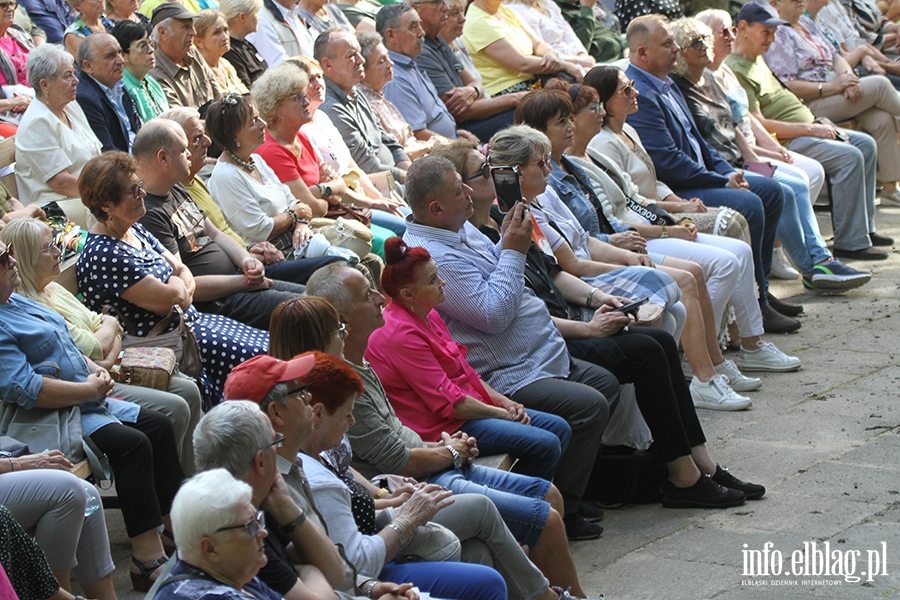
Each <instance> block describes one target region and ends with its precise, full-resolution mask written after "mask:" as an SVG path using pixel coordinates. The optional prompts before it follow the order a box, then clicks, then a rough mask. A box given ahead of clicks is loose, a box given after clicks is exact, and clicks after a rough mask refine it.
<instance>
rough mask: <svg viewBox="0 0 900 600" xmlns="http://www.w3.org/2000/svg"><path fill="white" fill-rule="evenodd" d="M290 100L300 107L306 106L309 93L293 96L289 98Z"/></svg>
mask: <svg viewBox="0 0 900 600" xmlns="http://www.w3.org/2000/svg"><path fill="white" fill-rule="evenodd" d="M291 98H293V100H294V102H296V103H297V104H299V105H300V106H306V105H307V104H309V92H301V93H299V94H294V95H293V96H291Z"/></svg>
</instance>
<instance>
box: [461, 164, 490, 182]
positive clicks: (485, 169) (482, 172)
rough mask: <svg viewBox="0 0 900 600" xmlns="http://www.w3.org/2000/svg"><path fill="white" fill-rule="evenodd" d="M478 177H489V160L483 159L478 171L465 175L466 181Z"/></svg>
mask: <svg viewBox="0 0 900 600" xmlns="http://www.w3.org/2000/svg"><path fill="white" fill-rule="evenodd" d="M479 177H482V178H484V179H490V178H491V164H490V163H489V162H487V161H485V163H484V164H483V165H481V168H480V169H478V171H477V172H476V173H475V174H474V175H470V176H469V177H466V181H473V180H475V179H478V178H479Z"/></svg>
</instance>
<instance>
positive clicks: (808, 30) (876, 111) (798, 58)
mask: <svg viewBox="0 0 900 600" xmlns="http://www.w3.org/2000/svg"><path fill="white" fill-rule="evenodd" d="M771 5H772V7H773V8H774V9H775V10H777V11H778V16H779V17H781V18H782V19H784V20H785V21H787V24H785V25H782V26H781V27H778V29H776V30H775V41H774V42H772V45H771V46H770V47H769V51H768V52H766V53H765V54H764V55H763V59H764V60H765V61H766V64H767V65H769V68H770V69H772V72H773V73H774V74H775V76H776V77H778V79H780V80H781V81H782V82H784V85H786V86H787V87H788V89H790V90H791V91H792V92H794V94H796V95H797V97H798V98H800V99H801V100H803V101H804V102H806V104H807V105H808V106H809V108H810V110H811V111H812V112H813V113H814V114H815V115H816V116H817V117H824V118H827V119H831V120H832V121H835V122H840V121H845V120H847V119H856V120H857V121H858V122H859V125H860V127H861V128H862V129H863V130H864V131H866V132H867V133H869V134H870V135H871V136H872V137H873V138H875V143H876V144H877V146H878V178H879V180H880V181H882V182H884V190H883V192H882V193H883V194H884V195H885V196H888V197H890V198H891V199H892V201H894V202H900V190H898V188H897V181H898V180H900V141H898V138H897V119H898V118H900V96H898V94H897V91H896V90H895V89H894V86H893V85H891V82H890V81H889V80H888V79H887V78H886V77H884V76H881V75H872V76H869V77H864V78H862V79H860V78H859V77H857V76H856V74H855V73H854V72H853V68H852V67H851V66H850V65H849V64H847V61H846V60H844V58H843V57H842V56H841V54H840V52H839V51H838V50H837V49H836V48H835V47H834V45H833V44H832V43H831V42H830V41H829V40H828V38H826V37H825V35H824V34H823V33H822V31H821V30H820V29H819V26H818V25H816V23H815V21H813V20H812V19H811V18H810V17H809V16H807V15H805V14H804V13H805V12H806V0H800V1H799V2H798V1H797V0H772V2H771Z"/></svg>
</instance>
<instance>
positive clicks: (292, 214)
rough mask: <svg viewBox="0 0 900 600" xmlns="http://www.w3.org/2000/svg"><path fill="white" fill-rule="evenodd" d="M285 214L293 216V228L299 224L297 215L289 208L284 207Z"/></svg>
mask: <svg viewBox="0 0 900 600" xmlns="http://www.w3.org/2000/svg"><path fill="white" fill-rule="evenodd" d="M284 214H286V215H287V216H289V217H290V218H291V230H293V229H294V228H295V227H296V226H297V215H296V214H294V211H292V210H291V209H289V208H286V209H284Z"/></svg>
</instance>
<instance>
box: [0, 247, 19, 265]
mask: <svg viewBox="0 0 900 600" xmlns="http://www.w3.org/2000/svg"><path fill="white" fill-rule="evenodd" d="M15 257H16V252H15V250H13V245H12V244H7V245H6V250H4V251H3V252H0V267H4V268H5V267H8V266H9V259H10V258H15Z"/></svg>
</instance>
